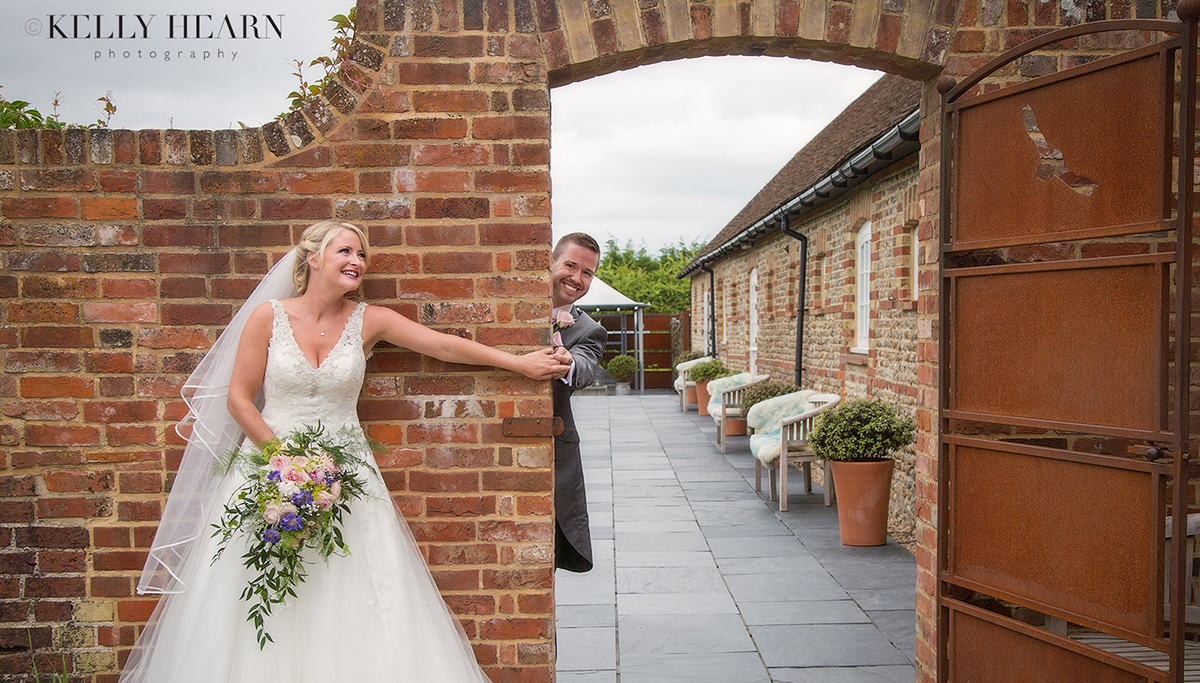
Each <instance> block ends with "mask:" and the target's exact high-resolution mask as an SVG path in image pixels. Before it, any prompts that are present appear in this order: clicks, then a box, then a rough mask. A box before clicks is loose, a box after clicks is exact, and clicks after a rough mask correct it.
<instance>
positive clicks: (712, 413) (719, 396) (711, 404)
mask: <svg viewBox="0 0 1200 683" xmlns="http://www.w3.org/2000/svg"><path fill="white" fill-rule="evenodd" d="M768 379H771V376H770V375H751V374H750V373H748V372H742V373H738V374H736V375H730V376H729V377H721V378H719V379H714V380H712V381H711V382H709V383H708V392H709V394H710V395H711V396H712V398H710V399H709V401H708V414H709V417H711V418H712V419H713V422H716V423H717V445H718V446H720V447H721V452H722V453H724V452H725V440H726V437H728V436H729V434H728V430H727V429H726V425H727V421H728V420H740V419H744V418H745V416H744V415H743V414H742V396H743V395H744V394H745V392H746V390H747V389H749V388H750V387H752V386H754V385H755V384H758V383H759V382H765V381H767V380H768Z"/></svg>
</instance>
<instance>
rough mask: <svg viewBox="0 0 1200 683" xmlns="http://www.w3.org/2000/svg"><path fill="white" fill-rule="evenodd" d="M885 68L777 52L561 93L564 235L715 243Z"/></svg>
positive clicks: (606, 79) (557, 108)
mask: <svg viewBox="0 0 1200 683" xmlns="http://www.w3.org/2000/svg"><path fill="white" fill-rule="evenodd" d="M878 78H879V74H878V73H877V72H872V71H864V70H861V69H857V68H854V67H846V66H840V65H835V64H828V63H822V62H811V61H801V60H790V59H780V58H768V57H757V58H750V57H706V58H700V59H692V60H685V61H679V62H667V63H661V64H654V65H650V66H642V67H637V68H636V69H633V70H631V71H626V72H619V73H616V74H609V75H606V76H602V77H599V78H596V79H592V80H590V81H583V82H580V83H573V84H570V85H567V86H563V87H561V88H557V89H555V90H553V91H551V99H552V114H553V119H552V124H551V136H552V142H551V176H552V182H553V212H554V216H553V223H554V233H555V235H562V234H565V233H568V232H574V231H577V230H579V231H584V232H589V233H593V234H595V235H596V236H597V237H598V238H600V239H606V238H607V237H608V236H612V237H614V238H616V239H617V240H618V241H619V242H622V243H624V242H625V241H626V240H632V241H633V242H634V243H635V244H641V243H643V242H644V243H645V244H646V246H647V247H648V248H649V249H650V250H651V251H656V250H657V249H658V248H660V247H662V246H664V245H667V244H674V243H677V242H679V241H681V240H682V241H684V242H688V243H690V242H692V241H694V240H697V239H699V240H702V241H705V242H706V241H707V240H708V239H711V237H712V236H713V235H715V234H716V233H717V232H718V231H719V230H720V229H721V228H723V227H724V226H725V224H726V223H728V222H729V220H730V219H732V218H733V216H734V215H736V214H737V212H738V211H740V210H741V208H742V207H743V206H745V204H746V202H748V201H749V200H750V199H751V198H752V197H753V196H754V195H755V194H756V193H757V192H758V191H759V189H761V188H762V186H763V185H765V184H766V183H767V181H769V180H770V179H771V178H772V177H774V175H775V174H776V173H777V172H778V171H779V169H780V168H782V167H783V165H784V164H786V163H787V162H788V160H789V159H791V158H792V156H794V155H795V153H796V152H797V151H799V150H800V148H801V147H803V146H804V144H805V143H807V142H808V141H809V140H811V139H812V137H813V136H814V135H816V134H817V133H818V132H820V131H821V129H823V128H824V127H825V126H826V125H827V124H828V123H829V122H830V121H831V120H832V119H833V118H834V117H835V116H837V114H839V113H840V112H841V111H842V109H844V108H845V107H846V106H847V105H848V104H849V103H850V102H851V101H853V100H854V98H856V97H857V96H858V95H859V94H861V93H862V91H863V90H865V89H866V88H867V87H868V86H870V85H871V84H872V83H874V82H875V81H876V80H877V79H878Z"/></svg>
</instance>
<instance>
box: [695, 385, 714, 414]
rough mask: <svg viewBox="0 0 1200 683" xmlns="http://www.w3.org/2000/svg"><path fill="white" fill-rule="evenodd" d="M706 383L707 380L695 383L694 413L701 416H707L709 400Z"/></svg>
mask: <svg viewBox="0 0 1200 683" xmlns="http://www.w3.org/2000/svg"><path fill="white" fill-rule="evenodd" d="M708 382H709V380H707V379H706V380H704V381H703V382H696V412H698V413H700V414H701V415H708V399H709V398H711V397H710V396H709V395H708Z"/></svg>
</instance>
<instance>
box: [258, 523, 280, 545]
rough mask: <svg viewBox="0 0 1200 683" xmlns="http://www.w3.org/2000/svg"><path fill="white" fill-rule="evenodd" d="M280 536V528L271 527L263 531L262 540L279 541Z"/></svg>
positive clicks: (268, 541)
mask: <svg viewBox="0 0 1200 683" xmlns="http://www.w3.org/2000/svg"><path fill="white" fill-rule="evenodd" d="M280 538H281V536H280V535H279V529H276V528H275V527H271V528H269V529H267V530H266V531H264V532H262V540H264V541H266V542H267V543H278V542H279V539H280Z"/></svg>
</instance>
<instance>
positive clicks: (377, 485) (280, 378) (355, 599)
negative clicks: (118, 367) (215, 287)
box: [120, 221, 567, 683]
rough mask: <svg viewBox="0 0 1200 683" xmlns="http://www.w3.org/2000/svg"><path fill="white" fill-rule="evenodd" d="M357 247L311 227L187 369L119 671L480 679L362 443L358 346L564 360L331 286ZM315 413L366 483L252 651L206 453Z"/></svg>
mask: <svg viewBox="0 0 1200 683" xmlns="http://www.w3.org/2000/svg"><path fill="white" fill-rule="evenodd" d="M369 253H370V251H369V246H368V245H367V239H366V236H365V235H364V234H363V232H362V231H361V230H360V229H359V228H357V227H355V226H353V225H350V224H347V223H336V222H333V221H324V222H321V223H317V224H315V225H313V226H311V227H309V228H308V229H307V230H306V231H305V232H304V234H303V236H302V237H301V239H300V243H299V244H298V245H297V246H296V248H295V249H293V250H292V251H291V252H289V253H288V255H287V256H286V257H284V259H283V260H282V261H280V262H279V263H278V264H276V266H275V267H274V268H272V269H271V272H270V273H269V274H268V275H267V277H266V278H264V279H263V281H262V283H260V284H259V286H258V288H257V289H256V290H255V292H254V294H252V295H251V298H250V299H249V300H247V302H246V304H245V305H243V306H242V309H241V310H240V311H239V313H238V315H237V316H235V318H234V320H233V321H232V322H231V323H230V325H229V327H227V328H226V330H225V332H224V333H222V335H221V337H220V338H219V339H218V341H217V343H216V344H214V345H213V348H212V349H211V350H210V351H209V353H208V354H207V355H206V356H205V358H204V360H203V361H202V362H201V364H200V365H199V366H198V367H197V369H196V371H195V372H193V373H192V376H191V377H189V379H188V383H187V384H186V385H185V388H184V393H185V400H187V402H188V406H189V407H190V408H191V412H190V413H189V418H191V420H192V425H191V426H192V433H191V436H190V438H189V440H188V446H187V449H186V451H185V453H184V458H183V462H182V464H181V465H180V469H179V473H178V475H177V477H176V479H175V482H174V484H173V486H172V489H171V494H170V497H169V499H168V501H167V505H166V508H165V509H164V511H163V519H162V522H161V523H160V524H159V528H158V532H157V534H156V536H155V539H154V543H153V545H152V548H151V551H150V555H149V558H148V559H147V562H146V568H145V570H144V571H143V573H142V578H141V581H140V582H139V584H138V592H139V593H140V594H147V593H157V594H162V595H163V597H162V598H160V600H159V603H158V606H157V607H156V609H155V610H154V614H153V615H152V616H151V619H150V622H149V623H148V624H147V626H146V628H145V630H144V631H143V632H142V634H141V635H140V637H139V639H138V641H137V645H136V646H135V648H134V650H133V652H132V654H131V656H130V658H129V660H128V662H127V663H126V665H125V668H124V672H123V673H122V675H121V679H120V681H121V683H188V682H193V681H194V682H195V683H200V682H201V681H203V682H204V683H226V682H229V683H232V682H234V681H245V682H247V683H249V682H251V681H253V682H254V683H259V682H261V681H267V680H280V681H289V682H291V683H295V682H312V683H317V682H320V683H329V682H331V681H333V682H336V681H356V682H357V681H385V680H412V681H421V682H422V683H437V682H444V683H465V682H470V681H475V682H478V683H488V679H487V678H486V677H485V676H484V674H483V672H482V671H481V670H480V668H479V666H478V664H477V663H476V661H475V657H474V654H473V652H472V650H471V647H470V643H469V642H468V640H467V638H466V636H465V634H464V633H463V631H462V628H461V626H460V625H459V623H458V621H457V620H456V619H455V617H454V615H453V614H452V613H451V612H450V610H449V609H448V608H447V607H446V605H445V603H444V602H443V601H442V598H441V595H440V594H439V592H438V589H437V586H436V585H435V584H434V582H433V579H432V577H431V576H430V573H429V569H428V568H427V567H426V566H425V562H424V560H423V558H422V556H421V554H420V551H419V550H418V549H417V546H416V543H415V542H414V540H413V537H412V534H411V532H410V531H409V529H408V526H407V524H405V522H404V519H403V518H402V517H401V516H400V514H399V511H398V510H397V509H396V508H395V506H394V505H393V504H392V501H391V498H390V496H389V493H388V490H387V488H386V487H385V486H384V484H383V481H382V479H381V477H380V476H379V472H378V468H377V467H376V466H375V463H374V460H373V459H372V458H371V456H370V453H369V451H367V450H366V448H367V442H366V439H365V437H364V435H363V432H362V428H361V427H360V426H359V423H358V417H357V414H356V403H357V400H358V394H359V391H360V389H361V387H362V382H363V374H364V371H365V365H366V358H367V356H369V355H370V351H371V348H372V347H374V346H375V344H377V343H378V342H380V341H387V342H390V343H392V344H396V345H397V346H402V347H405V348H408V349H411V350H413V351H417V352H420V353H423V354H426V355H429V356H433V357H435V358H439V359H441V360H445V361H449V362H454V363H467V364H472V365H493V366H495V367H498V368H502V369H507V370H514V371H517V372H520V373H521V374H524V375H526V376H527V377H530V378H533V379H551V378H555V377H561V376H562V375H564V374H565V372H566V369H567V368H566V367H565V366H562V365H561V364H560V363H559V362H558V361H557V360H555V358H554V357H553V355H552V354H551V351H550V350H542V351H536V352H533V353H530V354H526V355H524V356H516V355H512V354H509V353H506V352H504V351H500V350H498V349H493V348H490V347H488V346H484V345H481V344H477V343H475V342H472V341H468V340H465V339H461V338H459V337H455V336H452V335H447V334H442V333H439V332H435V331H433V330H430V329H429V328H426V327H424V326H422V325H420V324H418V323H415V322H413V321H411V320H409V319H407V318H405V317H403V316H401V315H400V314H398V313H396V312H394V311H392V310H390V309H388V308H384V307H380V306H368V305H366V304H364V303H355V302H353V301H350V300H348V299H346V298H344V297H345V295H346V294H347V293H349V292H353V291H355V290H356V289H357V288H358V287H359V285H360V283H361V282H362V278H363V275H364V274H365V272H366V266H367V261H368V259H369ZM318 422H319V423H320V424H321V425H322V427H324V428H326V429H327V433H329V434H338V435H339V438H342V439H348V440H349V443H347V444H344V445H347V446H349V447H350V448H353V449H355V450H356V451H357V452H358V453H361V454H363V457H364V459H365V460H366V461H367V463H369V470H370V471H369V472H365V473H364V474H365V476H364V477H363V478H364V479H365V480H366V482H367V487H366V488H367V495H366V496H365V497H363V498H361V499H359V500H356V501H354V502H353V503H352V504H351V514H350V515H348V516H346V517H343V521H342V533H343V537H344V539H345V542H346V544H347V545H348V546H349V548H350V550H351V553H350V554H348V555H345V556H341V555H332V556H330V557H329V559H328V560H327V561H321V560H319V559H316V555H315V553H314V554H313V557H306V559H307V560H309V564H308V577H307V579H306V580H305V581H304V582H303V583H301V584H299V586H298V587H297V589H296V596H295V597H294V598H290V599H289V600H288V601H287V602H285V603H284V604H282V605H276V606H275V608H274V610H273V612H272V614H271V616H270V618H269V619H268V621H267V623H266V624H265V629H266V630H267V631H268V632H269V633H270V636H271V638H272V640H273V642H268V643H266V645H265V646H264V647H263V648H262V649H260V648H259V644H258V641H257V640H256V637H255V636H256V632H255V626H254V625H253V624H252V623H251V622H249V621H247V619H246V615H247V609H248V603H247V602H246V601H244V600H241V599H239V596H240V595H241V594H242V590H243V589H244V588H245V587H246V585H247V582H248V581H249V580H250V578H251V570H250V569H248V568H247V567H245V566H244V565H243V563H242V562H243V560H242V553H243V550H242V548H241V547H239V544H244V543H246V540H245V539H244V537H240V536H235V537H234V539H233V540H232V541H231V542H230V547H229V548H228V552H225V553H223V554H221V555H220V556H219V558H218V559H216V560H215V561H214V559H213V558H214V554H215V553H216V550H217V548H218V539H217V538H214V537H213V536H212V531H213V526H212V525H213V524H214V523H216V522H217V521H218V519H219V517H220V515H221V512H222V511H223V507H224V505H225V504H226V503H227V502H229V500H230V497H231V496H232V495H233V494H234V492H235V491H236V490H237V489H238V488H239V487H240V486H241V485H242V484H244V483H245V481H246V479H245V477H244V475H242V474H240V473H238V472H236V471H235V472H233V473H231V474H227V475H221V474H218V473H215V472H214V468H213V465H214V462H215V460H216V459H217V458H219V457H220V456H222V455H224V454H225V453H226V452H228V451H230V450H233V449H236V448H238V447H239V446H240V447H241V448H242V449H243V450H244V449H247V448H252V447H254V446H256V445H262V444H265V443H266V442H268V441H270V440H272V439H274V438H276V437H282V436H285V435H287V434H288V433H290V432H292V431H294V430H296V429H298V428H303V427H308V426H314V425H316V424H317V423H318ZM347 435H348V436H347Z"/></svg>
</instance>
